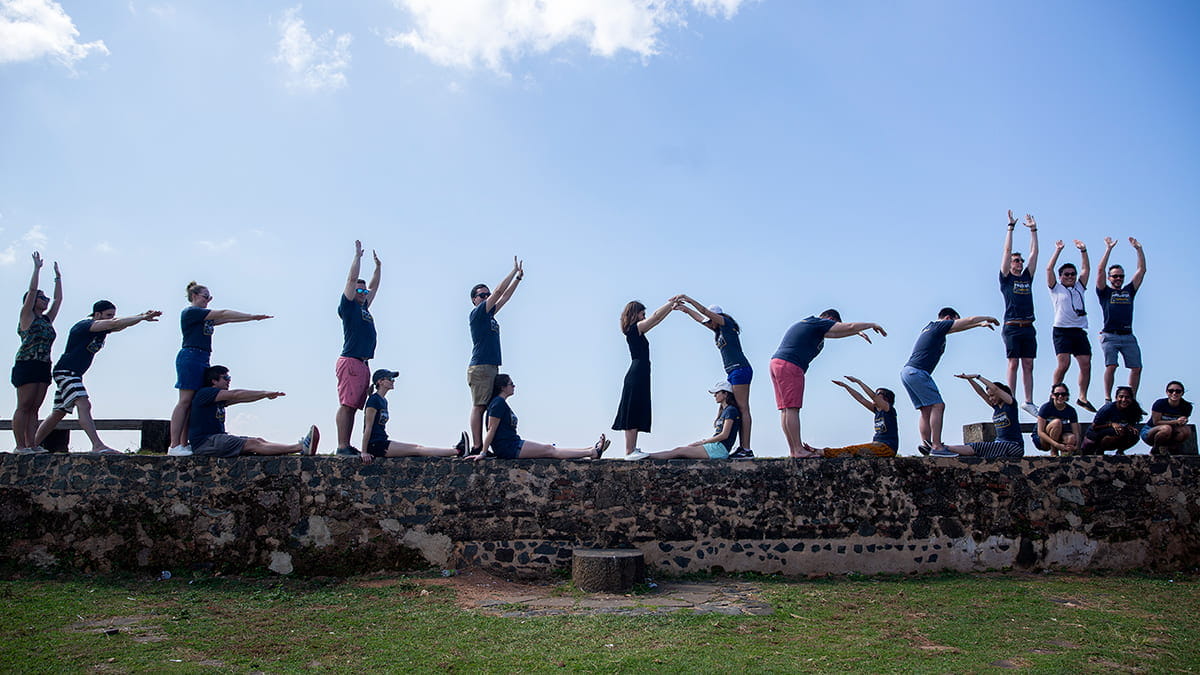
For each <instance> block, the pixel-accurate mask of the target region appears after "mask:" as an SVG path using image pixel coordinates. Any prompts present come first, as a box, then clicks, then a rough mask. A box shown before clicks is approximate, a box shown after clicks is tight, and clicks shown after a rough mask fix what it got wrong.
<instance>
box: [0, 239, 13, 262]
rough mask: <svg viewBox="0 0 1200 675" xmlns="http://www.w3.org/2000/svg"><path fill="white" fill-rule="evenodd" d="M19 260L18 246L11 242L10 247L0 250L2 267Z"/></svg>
mask: <svg viewBox="0 0 1200 675" xmlns="http://www.w3.org/2000/svg"><path fill="white" fill-rule="evenodd" d="M15 262H17V247H16V246H14V245H12V244H9V245H8V248H6V249H4V250H3V251H0V267H8V266H9V265H11V264H13V263H15Z"/></svg>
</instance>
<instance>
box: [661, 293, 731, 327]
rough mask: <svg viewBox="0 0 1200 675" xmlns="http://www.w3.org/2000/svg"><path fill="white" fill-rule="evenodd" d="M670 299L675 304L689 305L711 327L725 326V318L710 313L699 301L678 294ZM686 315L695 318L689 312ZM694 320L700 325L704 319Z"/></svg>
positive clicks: (685, 294) (686, 295)
mask: <svg viewBox="0 0 1200 675" xmlns="http://www.w3.org/2000/svg"><path fill="white" fill-rule="evenodd" d="M671 299H672V300H674V301H676V302H687V303H690V304H691V305H692V306H693V307H695V308H696V311H697V312H699V313H700V315H701V316H703V317H705V319H707V320H708V321H711V322H712V325H714V326H724V325H725V317H723V316H721V315H720V314H717V313H716V312H713V311H710V310H709V309H708V308H707V307H705V306H704V305H703V304H701V303H700V302H699V301H697V300H693V299H692V297H691V296H689V295H688V294H687V293H680V294H679V295H677V296H675V297H673V298H671ZM681 309H684V310H686V309H687V308H686V307H681ZM688 314H690V315H691V317H692V318H693V319H695V318H696V315H695V314H692V313H691V312H688ZM696 320H697V321H699V322H700V323H704V322H705V320H704V319H696Z"/></svg>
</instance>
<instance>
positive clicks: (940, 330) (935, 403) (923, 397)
mask: <svg viewBox="0 0 1200 675" xmlns="http://www.w3.org/2000/svg"><path fill="white" fill-rule="evenodd" d="M998 325H1000V322H999V321H998V320H997V319H996V318H995V317H991V316H969V317H967V318H965V319H964V318H961V317H960V316H959V315H958V312H956V311H954V308H953V307H943V308H941V309H940V310H938V318H937V321H930V322H929V323H928V324H927V325H926V326H925V328H924V330H922V331H921V335H919V336H918V337H917V342H916V344H914V345H913V351H912V356H910V357H908V363H906V364H904V368H903V369H901V370H900V382H901V384H903V385H904V389H905V391H907V392H908V397H909V398H910V399H911V400H912V404H913V407H914V408H916V409H917V410H918V411H919V412H920V414H921V418H920V420H918V422H917V431H918V432H919V433H920V435H921V444H920V446H918V447H917V450H919V451H920V452H921V454H923V455H928V454H929V453H930V451H932V450H934V449H936V448H944V447H945V445H944V444H943V443H942V419H943V417H944V415H945V414H946V404H945V402H944V401H942V394H941V392H939V391H938V388H937V384H936V383H935V382H934V381H933V369H934V368H936V367H937V364H938V361H940V360H941V359H942V354H944V353H945V351H946V336H947V335H949V334H951V333H960V332H962V331H964V330H969V329H971V328H978V327H980V326H984V327H986V328H987V329H988V330H996V328H995V327H996V326H998Z"/></svg>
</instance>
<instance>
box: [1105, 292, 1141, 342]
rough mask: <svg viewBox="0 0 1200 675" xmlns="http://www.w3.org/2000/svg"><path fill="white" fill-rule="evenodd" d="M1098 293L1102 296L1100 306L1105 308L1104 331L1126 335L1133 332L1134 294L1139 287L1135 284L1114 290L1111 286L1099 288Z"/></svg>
mask: <svg viewBox="0 0 1200 675" xmlns="http://www.w3.org/2000/svg"><path fill="white" fill-rule="evenodd" d="M1096 295H1098V296H1100V308H1101V309H1103V310H1104V328H1103V329H1102V330H1101V332H1102V333H1116V334H1118V335H1126V334H1129V333H1132V332H1133V296H1135V295H1137V289H1136V288H1134V287H1133V286H1122V287H1121V290H1119V291H1116V290H1113V289H1112V287H1111V286H1105V287H1104V288H1097V289H1096Z"/></svg>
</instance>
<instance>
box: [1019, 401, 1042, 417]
mask: <svg viewBox="0 0 1200 675" xmlns="http://www.w3.org/2000/svg"><path fill="white" fill-rule="evenodd" d="M1021 410H1024V411H1025V412H1027V413H1029V414H1030V415H1033V416H1034V417H1037V416H1038V413H1039V412H1041V411H1040V410H1038V407H1037V406H1036V405H1034V404H1032V403H1029V402H1028V401H1026V402H1025V403H1022V404H1021Z"/></svg>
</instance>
